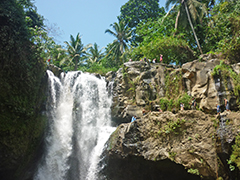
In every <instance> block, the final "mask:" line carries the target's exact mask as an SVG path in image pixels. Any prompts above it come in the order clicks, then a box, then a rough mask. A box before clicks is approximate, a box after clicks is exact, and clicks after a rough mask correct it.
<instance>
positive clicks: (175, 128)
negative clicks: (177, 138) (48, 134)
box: [158, 119, 186, 136]
mask: <svg viewBox="0 0 240 180" xmlns="http://www.w3.org/2000/svg"><path fill="white" fill-rule="evenodd" d="M185 122H186V120H184V119H178V120H177V121H173V120H169V121H168V122H167V124H166V125H164V127H160V129H159V131H158V135H159V136H161V135H166V134H170V133H174V134H176V135H177V134H180V133H181V132H182V127H183V125H184V124H185Z"/></svg>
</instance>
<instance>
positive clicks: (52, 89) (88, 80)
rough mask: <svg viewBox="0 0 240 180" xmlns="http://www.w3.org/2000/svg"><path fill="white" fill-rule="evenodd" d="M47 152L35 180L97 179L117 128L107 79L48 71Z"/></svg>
mask: <svg viewBox="0 0 240 180" xmlns="http://www.w3.org/2000/svg"><path fill="white" fill-rule="evenodd" d="M47 74H48V81H49V93H48V94H49V95H48V102H47V117H48V123H49V124H48V131H47V134H46V139H45V144H46V152H45V154H44V156H43V159H42V161H41V163H40V164H39V168H38V170H37V172H36V175H35V178H34V179H35V180H68V179H69V180H96V179H98V177H97V172H98V162H99V157H100V155H101V153H102V150H103V147H104V144H105V142H106V141H107V139H108V137H109V136H110V134H111V133H112V132H113V131H114V130H115V128H114V127H111V116H110V107H111V102H112V99H111V93H109V92H108V89H107V86H106V82H105V80H104V79H103V78H97V77H96V76H94V75H90V74H85V73H82V72H77V71H76V72H68V73H67V74H64V73H62V74H61V78H60V79H59V78H57V77H55V76H54V75H53V73H52V72H51V71H47Z"/></svg>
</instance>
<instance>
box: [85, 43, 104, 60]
mask: <svg viewBox="0 0 240 180" xmlns="http://www.w3.org/2000/svg"><path fill="white" fill-rule="evenodd" d="M87 57H88V60H89V61H90V62H99V61H100V60H101V59H102V58H103V57H104V54H103V52H102V49H100V50H99V49H98V45H97V43H94V45H93V46H92V47H90V48H89V52H88V53H87Z"/></svg>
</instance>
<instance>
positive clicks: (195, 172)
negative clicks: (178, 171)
mask: <svg viewBox="0 0 240 180" xmlns="http://www.w3.org/2000/svg"><path fill="white" fill-rule="evenodd" d="M188 172H189V173H191V174H196V175H199V171H198V169H192V168H191V169H188Z"/></svg>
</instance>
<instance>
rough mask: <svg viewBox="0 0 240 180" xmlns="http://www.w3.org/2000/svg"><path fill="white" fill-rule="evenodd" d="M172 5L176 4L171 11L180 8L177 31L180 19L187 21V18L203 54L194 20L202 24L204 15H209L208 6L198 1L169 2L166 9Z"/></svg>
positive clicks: (175, 0)
mask: <svg viewBox="0 0 240 180" xmlns="http://www.w3.org/2000/svg"><path fill="white" fill-rule="evenodd" d="M170 4H174V5H173V7H172V8H171V9H170V11H171V10H172V9H175V8H179V9H178V10H177V11H178V13H177V17H176V22H175V29H176V30H177V28H178V25H179V19H180V17H182V20H185V19H186V18H187V20H188V22H189V25H190V27H191V29H192V32H193V35H194V38H195V41H196V43H197V46H198V49H199V51H200V53H201V54H202V53H203V52H202V48H201V46H200V44H199V41H198V38H197V35H196V32H195V30H194V27H193V23H192V20H194V21H196V20H197V19H198V20H199V21H200V22H201V20H202V17H203V15H204V14H205V13H207V9H206V6H205V5H204V4H203V3H201V2H198V1H197V0H167V1H166V9H168V8H169V6H170ZM170 11H169V12H170ZM169 12H168V13H167V14H166V16H167V15H168V14H169Z"/></svg>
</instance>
